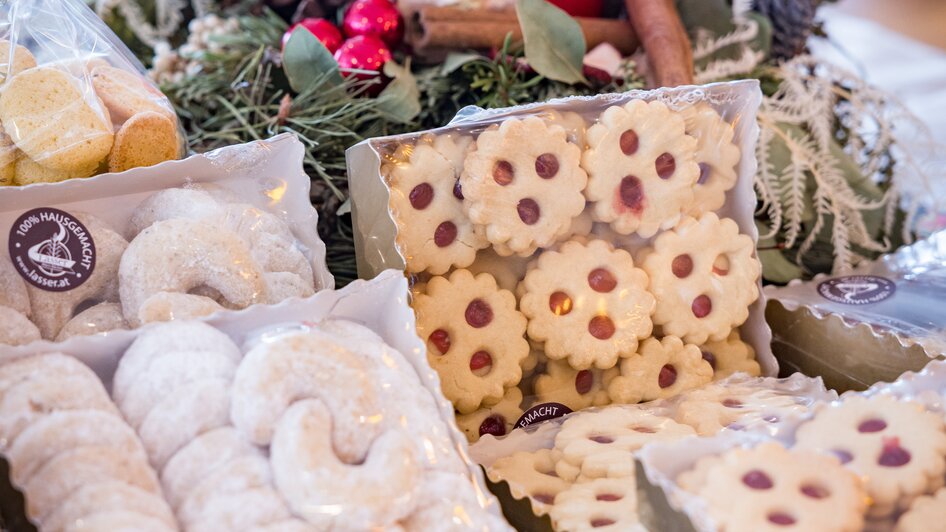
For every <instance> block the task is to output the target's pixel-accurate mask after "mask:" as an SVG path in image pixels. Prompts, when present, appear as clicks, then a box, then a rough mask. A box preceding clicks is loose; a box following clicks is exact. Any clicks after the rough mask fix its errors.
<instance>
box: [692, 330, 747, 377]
mask: <svg viewBox="0 0 946 532" xmlns="http://www.w3.org/2000/svg"><path fill="white" fill-rule="evenodd" d="M700 353H702V354H703V360H705V361H707V362H708V363H709V365H710V366H711V367H712V368H713V380H714V381H718V380H720V379H725V378H726V377H728V376H730V375H732V374H733V373H746V374H748V375H752V376H753V377H758V376H759V375H761V374H762V367H761V366H759V363H758V362H756V359H755V350H754V349H752V346H751V345H749V344H747V343H745V342H743V341H742V340H741V339H740V338H739V331H738V330H737V329H733V331H732V332H731V333H729V336H728V337H726V338H725V339H723V340H719V341H716V342H707V343H705V344H703V345H701V346H700Z"/></svg>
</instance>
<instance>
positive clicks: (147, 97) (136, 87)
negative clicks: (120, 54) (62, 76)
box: [92, 65, 177, 127]
mask: <svg viewBox="0 0 946 532" xmlns="http://www.w3.org/2000/svg"><path fill="white" fill-rule="evenodd" d="M92 86H93V87H94V88H95V92H96V94H98V97H99V98H101V99H102V102H103V103H104V104H105V106H106V107H108V110H109V113H110V114H111V116H112V121H113V122H114V123H115V124H116V125H121V124H124V123H125V121H126V120H129V119H131V118H133V117H134V116H135V115H138V114H140V113H146V112H152V113H156V114H159V115H161V116H163V117H165V118H167V119H168V120H171V121H173V122H172V125H173V126H174V127H176V120H177V119H176V116H175V114H174V110H173V109H172V108H171V104H170V103H169V102H168V101H167V98H166V97H165V96H164V95H163V94H161V91H159V90H158V89H156V88H155V87H154V86H152V85H151V83H150V82H149V81H148V80H146V79H145V78H144V77H142V76H140V75H138V74H137V73H134V72H129V71H127V70H122V69H120V68H115V67H113V66H108V65H103V66H98V67H96V68H93V69H92Z"/></svg>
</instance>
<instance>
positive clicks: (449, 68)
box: [440, 52, 483, 76]
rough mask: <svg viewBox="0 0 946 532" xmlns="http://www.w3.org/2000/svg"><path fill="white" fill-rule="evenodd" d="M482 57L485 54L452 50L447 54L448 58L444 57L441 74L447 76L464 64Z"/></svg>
mask: <svg viewBox="0 0 946 532" xmlns="http://www.w3.org/2000/svg"><path fill="white" fill-rule="evenodd" d="M482 58H483V56H482V55H480V54H461V53H458V52H450V53H449V54H448V55H447V58H446V59H444V61H443V65H441V67H440V74H441V75H443V76H446V75H448V74H451V73H453V72H454V71H455V70H457V69H458V68H460V67H462V66H463V65H465V64H467V63H469V62H471V61H476V60H478V59H482Z"/></svg>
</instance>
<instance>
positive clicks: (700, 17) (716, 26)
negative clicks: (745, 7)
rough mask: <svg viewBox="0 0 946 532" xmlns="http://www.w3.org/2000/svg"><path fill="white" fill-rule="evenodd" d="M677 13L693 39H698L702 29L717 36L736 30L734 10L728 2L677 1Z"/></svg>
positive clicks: (715, 0)
mask: <svg viewBox="0 0 946 532" xmlns="http://www.w3.org/2000/svg"><path fill="white" fill-rule="evenodd" d="M677 12H679V13H680V20H682V21H683V25H684V27H686V30H687V33H689V34H690V36H691V37H696V34H697V30H699V29H701V28H702V29H705V30H708V31H709V32H710V33H713V34H715V35H725V34H727V33H729V32H731V31H732V30H734V29H736V26H735V25H734V24H733V22H732V8H731V7H729V2H727V1H726V0H677Z"/></svg>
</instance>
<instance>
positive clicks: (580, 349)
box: [520, 240, 656, 369]
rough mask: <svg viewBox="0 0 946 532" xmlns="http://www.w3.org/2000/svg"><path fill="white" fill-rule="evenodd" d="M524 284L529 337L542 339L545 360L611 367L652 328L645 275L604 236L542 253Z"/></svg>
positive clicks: (522, 303)
mask: <svg viewBox="0 0 946 532" xmlns="http://www.w3.org/2000/svg"><path fill="white" fill-rule="evenodd" d="M522 286H523V287H524V289H525V293H524V295H523V296H522V300H521V301H520V308H521V310H522V313H523V314H525V315H526V317H528V318H529V338H531V339H532V340H535V341H538V342H545V354H546V355H547V356H548V357H549V359H551V360H563V359H567V360H568V363H569V364H570V365H571V366H572V367H573V368H575V369H588V368H590V367H592V366H594V367H597V368H601V369H608V368H611V367H613V366H614V364H615V363H616V362H617V360H618V357H620V356H631V355H632V354H634V351H635V350H636V349H637V343H638V341H639V340H640V339H642V338H646V337H648V336H650V333H651V331H652V329H653V324H652V322H651V319H650V315H651V313H652V312H653V309H654V307H655V305H656V302H655V301H654V297H653V296H652V295H651V294H650V293H649V292H648V291H647V290H646V288H645V287H646V286H647V275H646V274H644V272H643V271H641V270H640V269H638V268H635V267H634V260H633V259H632V258H631V255H630V254H629V253H628V252H626V251H624V250H615V249H614V248H613V247H611V244H608V243H607V242H605V241H603V240H591V241H589V242H588V243H587V244H585V243H583V242H582V241H580V240H573V241H571V242H566V243H565V244H562V246H561V247H560V248H559V249H558V251H545V252H543V253H542V254H541V255H539V259H538V262H537V264H536V267H535V268H533V269H532V270H530V271H529V273H527V274H526V278H525V280H523V282H522Z"/></svg>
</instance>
